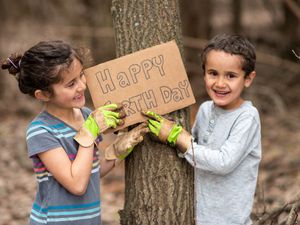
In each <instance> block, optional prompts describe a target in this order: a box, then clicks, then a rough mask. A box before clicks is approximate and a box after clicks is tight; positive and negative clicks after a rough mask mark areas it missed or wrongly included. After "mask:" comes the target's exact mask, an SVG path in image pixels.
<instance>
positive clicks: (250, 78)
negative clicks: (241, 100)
mask: <svg viewBox="0 0 300 225" xmlns="http://www.w3.org/2000/svg"><path fill="white" fill-rule="evenodd" d="M255 76H256V72H255V71H252V72H251V73H250V74H249V75H248V76H247V77H246V78H245V87H246V88H248V87H250V86H251V84H252V82H253V80H254V78H255Z"/></svg>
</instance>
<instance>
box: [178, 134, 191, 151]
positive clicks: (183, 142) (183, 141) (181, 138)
mask: <svg viewBox="0 0 300 225" xmlns="http://www.w3.org/2000/svg"><path fill="white" fill-rule="evenodd" d="M192 139H193V136H192V135H191V134H190V133H189V132H187V131H186V130H185V129H182V131H181V132H180V134H179V135H178V137H177V141H176V147H177V148H178V149H179V151H180V152H181V153H185V152H186V151H187V150H188V149H189V147H190V146H191V144H192Z"/></svg>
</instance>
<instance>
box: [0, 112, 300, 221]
mask: <svg viewBox="0 0 300 225" xmlns="http://www.w3.org/2000/svg"><path fill="white" fill-rule="evenodd" d="M0 118H1V119H0V123H1V127H0V137H1V139H0V141H1V146H2V150H1V152H0V154H1V157H0V174H1V175H0V199H1V201H0V215H1V216H0V225H21V224H27V219H28V215H29V212H30V209H31V204H32V201H33V198H34V194H35V190H36V183H35V177H34V173H33V171H32V166H31V161H30V160H29V159H28V158H27V152H26V146H25V139H24V137H25V136H24V135H25V134H24V130H25V129H26V127H27V124H28V121H29V120H30V119H29V118H28V117H24V116H20V115H18V113H16V114H13V115H1V117H0ZM261 119H262V124H263V126H262V134H263V158H262V162H261V167H260V172H259V182H258V188H257V193H256V197H255V204H254V209H253V215H255V217H256V216H261V214H263V213H264V212H270V211H271V210H272V209H274V208H276V207H281V206H282V205H283V204H285V203H287V202H289V201H291V200H293V199H294V198H295V196H296V193H297V192H298V191H299V187H300V173H299V172H298V171H299V170H300V157H299V146H300V129H296V127H295V126H294V125H293V123H288V122H285V121H284V120H280V119H278V118H274V117H272V116H267V115H263V116H262V118H261ZM101 197H102V220H103V225H117V224H119V222H118V221H119V215H118V210H120V209H122V207H123V203H124V165H123V164H121V165H120V166H119V167H117V168H116V169H115V170H114V171H112V172H111V173H110V174H108V175H107V176H106V177H104V178H103V179H102V182H101ZM286 216H287V214H286V213H285V214H283V215H282V216H281V217H280V218H279V220H277V219H276V222H274V223H273V224H280V221H283V220H284V219H285V217H286ZM269 221H271V220H269ZM278 221H279V222H278ZM265 224H271V223H268V222H266V223H265Z"/></svg>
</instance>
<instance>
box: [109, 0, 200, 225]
mask: <svg viewBox="0 0 300 225" xmlns="http://www.w3.org/2000/svg"><path fill="white" fill-rule="evenodd" d="M112 16H113V22H114V29H115V41H116V49H117V50H116V54H117V56H123V55H126V54H129V53H131V52H135V51H138V50H141V49H144V48H147V47H151V46H154V45H157V44H160V43H162V42H167V41H170V40H172V39H175V40H176V41H177V44H178V46H179V48H180V50H181V53H182V52H183V50H182V49H183V47H182V35H181V29H180V26H181V21H180V16H179V6H178V1H177V0H157V1H153V0H113V1H112ZM174 79H176V77H174ZM170 116H171V117H173V119H174V120H176V121H177V122H178V123H180V124H182V125H183V126H184V127H186V128H187V129H189V119H188V118H189V116H188V111H187V109H185V110H179V111H176V112H174V113H172V114H171V115H170ZM193 202H194V171H193V168H192V167H191V166H190V165H189V164H188V163H187V162H186V161H185V160H184V159H181V158H179V157H178V156H177V153H176V150H175V149H174V148H170V147H168V146H167V145H163V144H160V143H157V142H154V141H152V140H150V138H149V137H148V136H147V137H145V140H144V141H143V143H142V144H140V145H139V146H137V147H136V149H135V151H134V152H133V153H132V154H131V155H130V156H129V157H128V158H127V159H126V162H125V205H124V209H123V210H121V211H120V217H121V224H122V225H135V224H138V225H149V224H151V225H155V224H157V225H163V224H166V225H169V224H172V225H176V224H178V225H179V224H184V225H189V224H194V204H193Z"/></svg>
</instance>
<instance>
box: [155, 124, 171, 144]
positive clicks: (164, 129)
mask: <svg viewBox="0 0 300 225" xmlns="http://www.w3.org/2000/svg"><path fill="white" fill-rule="evenodd" d="M174 125H175V123H174V122H172V121H169V120H163V121H162V124H161V128H160V131H159V134H158V136H159V139H160V140H161V141H162V142H164V143H168V137H169V135H170V133H171V131H172V129H173V127H174Z"/></svg>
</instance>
